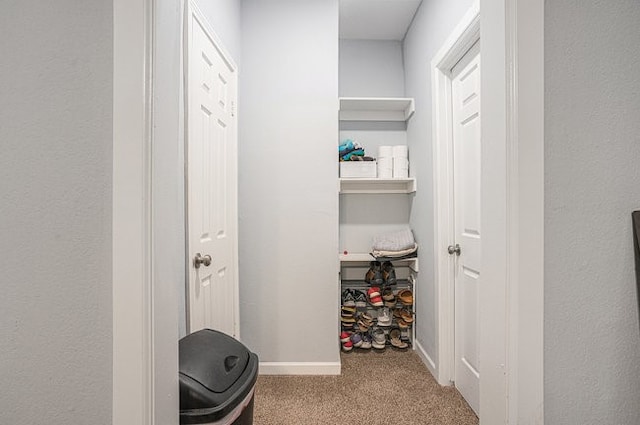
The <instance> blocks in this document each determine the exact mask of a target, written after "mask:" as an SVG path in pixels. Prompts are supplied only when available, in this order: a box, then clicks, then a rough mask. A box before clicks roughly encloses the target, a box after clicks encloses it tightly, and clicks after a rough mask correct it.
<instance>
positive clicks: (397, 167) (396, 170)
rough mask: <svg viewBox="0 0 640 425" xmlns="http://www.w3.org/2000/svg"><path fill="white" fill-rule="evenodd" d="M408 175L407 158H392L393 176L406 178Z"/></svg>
mask: <svg viewBox="0 0 640 425" xmlns="http://www.w3.org/2000/svg"><path fill="white" fill-rule="evenodd" d="M408 177H409V160H408V159H407V158H397V157H396V158H393V178H395V179H406V178H408Z"/></svg>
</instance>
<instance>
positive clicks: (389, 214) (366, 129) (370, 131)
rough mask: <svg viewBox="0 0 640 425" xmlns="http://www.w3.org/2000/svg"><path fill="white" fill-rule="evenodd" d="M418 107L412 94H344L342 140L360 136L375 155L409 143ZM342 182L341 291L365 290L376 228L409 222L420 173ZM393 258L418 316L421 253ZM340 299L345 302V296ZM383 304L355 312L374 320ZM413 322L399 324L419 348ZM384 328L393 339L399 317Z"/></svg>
mask: <svg viewBox="0 0 640 425" xmlns="http://www.w3.org/2000/svg"><path fill="white" fill-rule="evenodd" d="M414 110H415V106H414V100H413V99H411V98H341V99H340V114H339V116H340V141H342V140H345V139H353V140H357V141H358V142H359V143H360V144H362V145H363V146H364V147H365V152H366V153H367V154H369V155H372V156H376V153H377V150H378V146H382V145H401V144H405V145H406V144H407V137H406V125H407V121H408V120H409V119H410V118H411V116H412V115H413V112H414ZM339 182H340V184H339V194H340V195H339V199H340V201H339V204H340V229H339V236H340V237H339V239H340V251H339V253H338V261H339V262H340V277H339V280H340V286H341V290H340V292H341V293H342V292H343V291H344V290H345V289H351V290H359V291H363V292H365V294H366V292H367V290H368V289H369V288H370V286H369V284H367V283H366V282H365V281H364V277H365V274H366V273H367V270H368V269H369V266H370V262H371V261H373V260H375V259H374V258H373V257H372V256H371V255H370V254H369V252H370V251H371V243H372V238H373V236H375V235H376V234H381V233H386V232H393V231H397V230H400V229H402V228H406V227H407V226H408V225H409V217H410V210H411V200H412V198H413V196H414V194H415V193H416V191H417V184H416V179H415V178H413V177H409V178H402V179H395V178H394V179H381V178H361V179H356V178H340V179H339ZM392 264H393V266H394V268H395V272H396V276H397V284H396V285H394V286H393V287H392V288H393V291H394V293H397V292H399V291H401V290H403V289H410V290H411V291H412V293H413V303H412V305H410V306H404V307H407V308H408V309H410V310H411V312H412V313H413V314H414V318H415V313H416V312H415V300H416V297H417V294H416V291H415V285H414V282H415V279H416V275H417V273H418V272H419V264H418V259H417V258H411V259H402V260H396V261H392ZM339 302H340V303H341V305H342V299H341V300H340V301H339ZM396 304H397V305H396V306H395V307H396V308H398V307H401V304H400V303H399V302H397V303H396ZM382 309H383V307H374V306H373V305H371V303H369V302H367V305H366V307H357V312H356V315H357V314H359V313H362V312H365V313H367V314H369V315H370V316H372V317H373V318H374V322H375V321H376V319H377V318H378V317H379V316H380V314H381V313H382ZM392 316H393V315H392ZM414 323H415V321H414V322H413V323H411V325H410V326H409V327H408V328H406V329H401V330H400V331H401V340H403V341H406V342H407V344H408V345H409V349H412V348H414V341H415V326H414ZM341 324H342V322H341ZM381 328H382V329H383V330H384V331H385V335H386V336H387V342H388V336H389V332H390V330H391V329H394V328H399V326H398V320H397V318H396V317H392V323H391V326H389V327H381ZM342 330H343V329H342V326H341V329H340V331H341V332H342ZM387 345H388V344H387ZM387 348H388V347H387Z"/></svg>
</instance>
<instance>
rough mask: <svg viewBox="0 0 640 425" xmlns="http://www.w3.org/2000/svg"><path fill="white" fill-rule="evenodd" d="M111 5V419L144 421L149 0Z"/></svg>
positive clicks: (150, 399) (149, 391) (148, 360)
mask: <svg viewBox="0 0 640 425" xmlns="http://www.w3.org/2000/svg"><path fill="white" fill-rule="evenodd" d="M113 12H114V16H113V38H114V49H113V205H112V208H113V210H112V214H113V216H112V226H113V228H112V232H113V233H112V244H113V245H112V267H113V268H112V270H113V275H112V279H113V281H112V282H113V283H112V285H113V288H112V290H113V292H112V294H113V306H112V309H113V393H112V394H113V406H112V414H113V418H112V421H113V424H118V425H119V424H123V425H124V424H131V423H136V424H142V425H150V424H152V423H153V422H154V418H153V412H154V383H153V381H154V379H153V378H154V376H153V374H154V371H153V364H154V356H153V353H154V338H153V335H154V327H153V314H154V312H153V288H152V283H153V276H152V274H153V268H152V256H153V252H152V231H151V225H152V223H151V211H152V210H151V208H152V199H151V184H152V182H151V180H152V175H151V140H152V131H151V128H152V127H151V123H152V100H153V97H152V84H151V78H150V77H151V67H152V63H153V61H152V47H153V31H152V30H153V0H136V1H130V0H115V1H114V8H113ZM168 372H171V371H168Z"/></svg>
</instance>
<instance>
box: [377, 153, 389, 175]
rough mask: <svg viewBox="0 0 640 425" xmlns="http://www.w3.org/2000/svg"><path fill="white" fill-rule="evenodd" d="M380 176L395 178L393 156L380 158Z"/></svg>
mask: <svg viewBox="0 0 640 425" xmlns="http://www.w3.org/2000/svg"><path fill="white" fill-rule="evenodd" d="M377 162H378V178H379V179H390V178H393V158H391V157H386V158H384V157H383V158H380V157H379V158H378V161H377Z"/></svg>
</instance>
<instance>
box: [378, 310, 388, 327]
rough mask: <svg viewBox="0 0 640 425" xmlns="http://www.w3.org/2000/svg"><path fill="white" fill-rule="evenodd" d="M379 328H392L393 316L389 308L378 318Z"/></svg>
mask: <svg viewBox="0 0 640 425" xmlns="http://www.w3.org/2000/svg"><path fill="white" fill-rule="evenodd" d="M378 326H384V327H387V326H391V314H390V312H389V309H388V308H387V307H385V308H383V309H382V313H381V314H380V316H378Z"/></svg>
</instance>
